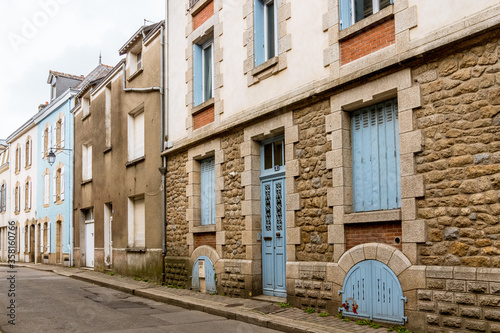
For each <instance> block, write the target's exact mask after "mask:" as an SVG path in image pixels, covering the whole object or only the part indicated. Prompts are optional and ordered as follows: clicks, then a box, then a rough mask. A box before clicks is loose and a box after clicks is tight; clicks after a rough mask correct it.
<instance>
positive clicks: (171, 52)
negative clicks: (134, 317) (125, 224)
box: [163, 0, 500, 332]
mask: <svg viewBox="0 0 500 333" xmlns="http://www.w3.org/2000/svg"><path fill="white" fill-rule="evenodd" d="M348 3H351V4H352V3H353V2H344V1H343V0H329V1H326V0H325V1H317V2H314V3H309V2H308V3H307V4H305V3H304V2H302V1H294V0H287V1H261V0H248V1H245V2H244V3H243V4H240V3H238V4H236V3H235V2H234V1H229V0H213V1H211V0H200V1H198V2H195V4H194V6H193V7H190V6H189V4H188V2H187V1H186V3H185V4H182V5H180V4H177V3H176V4H175V5H174V4H170V7H169V8H168V11H167V13H168V20H167V21H168V22H169V25H168V26H167V27H166V30H167V38H168V40H169V41H170V43H169V46H168V50H167V52H166V54H167V58H166V59H167V62H168V63H169V66H170V68H175V69H176V70H174V71H170V72H169V75H168V76H169V77H168V80H169V83H168V84H169V85H170V86H171V87H174V86H175V87H176V89H177V90H176V93H175V95H174V94H172V93H171V94H170V95H168V96H167V100H168V102H167V104H166V110H167V111H166V112H167V114H168V115H167V117H168V124H169V125H168V126H167V138H166V140H168V143H167V145H166V147H168V148H167V149H165V150H164V152H163V156H165V157H166V158H167V173H166V189H167V201H166V215H167V231H166V233H167V238H166V239H167V244H166V247H167V249H166V250H167V256H166V258H165V267H166V279H167V284H176V285H182V286H185V287H188V288H193V289H196V290H200V291H202V292H215V291H217V292H219V293H223V294H226V295H231V296H239V297H252V296H256V295H260V294H264V295H270V296H278V297H281V299H282V300H284V299H285V298H286V301H288V302H290V303H291V304H292V305H295V306H303V307H313V308H315V309H318V310H326V311H328V312H329V313H337V312H338V311H342V312H343V313H344V315H346V316H350V317H354V318H370V319H372V320H375V321H384V322H390V323H393V324H404V325H406V327H408V328H409V329H412V330H417V331H426V332H454V331H457V330H465V331H467V330H476V331H483V332H499V331H500V327H499V322H500V321H499V316H498V314H499V313H500V308H499V305H500V303H499V302H500V296H499V293H498V284H499V283H500V281H499V276H500V274H499V273H500V270H499V268H500V267H499V266H498V263H499V262H498V252H499V251H500V250H499V249H500V243H498V227H497V225H498V223H499V222H500V221H499V218H500V217H499V214H500V212H499V209H498V208H499V207H498V205H499V195H500V192H499V190H500V188H499V178H498V177H499V175H500V169H499V168H500V167H499V165H500V164H499V151H500V146H499V142H500V137H499V134H498V133H500V131H498V128H499V127H498V126H499V125H500V120H499V117H500V116H499V114H500V107H499V103H500V100H499V97H498V96H499V95H500V88H499V82H500V81H499V80H500V79H499V76H498V73H499V72H500V70H499V67H498V64H500V62H499V61H498V57H499V39H498V33H499V31H500V30H499V28H500V19H499V17H500V7H499V6H498V4H497V3H495V1H485V2H482V3H481V4H480V6H478V7H475V8H474V9H471V8H470V6H469V7H467V6H466V3H465V2H463V5H464V8H460V9H458V8H457V7H455V5H456V3H455V2H453V4H452V2H451V1H442V2H439V3H437V4H436V3H433V4H430V3H422V2H416V1H406V0H394V3H392V2H387V3H386V2H384V1H374V3H376V6H374V10H373V12H370V13H368V15H367V14H366V12H365V13H364V15H365V16H364V17H363V18H361V19H360V18H359V17H358V16H356V15H354V14H352V13H354V12H355V8H354V9H352V11H351V12H349V11H347V14H346V12H345V11H343V8H344V9H345V6H346V5H348ZM354 3H355V4H357V1H354ZM273 6H276V7H275V8H274V7H273ZM465 7H467V9H465ZM450 8H457V9H453V10H449V9H450ZM261 10H268V12H267V14H265V15H264V16H260V15H261V14H260V13H261V12H260V11H261ZM270 11H274V12H273V13H274V14H275V15H274V16H272V15H271V14H269V12H270ZM444 11H448V12H447V13H448V14H447V15H446V17H443V19H442V20H441V19H440V20H437V21H439V22H437V21H436V20H435V19H434V18H432V15H431V13H436V12H444ZM242 12H243V15H242V16H241V13H242ZM351 14H352V15H351ZM238 15H240V17H238ZM270 17H275V19H276V22H274V23H275V29H276V30H275V32H276V34H275V36H274V40H273V41H274V44H272V43H270V38H273V36H271V35H266V33H269V28H268V30H264V43H263V45H264V49H265V50H266V52H267V51H269V50H271V51H270V52H271V54H270V56H269V54H268V53H266V55H267V56H268V57H267V56H266V57H264V59H261V58H260V57H261V55H260V54H259V52H260V50H259V48H260V47H261V46H262V45H261V44H260V41H261V36H260V35H258V32H259V24H261V23H262V21H261V19H263V20H264V21H265V20H268V21H267V22H269V20H270ZM271 23H273V22H271ZM174 26H176V27H178V26H185V27H186V29H185V31H180V30H179V29H172V28H171V27H174ZM229 27H230V28H229ZM271 42H272V41H271ZM178 45H186V48H185V49H183V50H182V52H181V51H179V50H178V48H176V46H178ZM272 45H274V47H275V48H274V53H273V52H272V51H273V49H272ZM353 45H354V46H353ZM210 52H212V53H211V54H210ZM210 56H212V57H210ZM199 57H201V58H199ZM200 59H202V60H206V61H207V62H205V63H203V62H201V63H200V62H199V60H200ZM259 59H260V60H263V61H259ZM200 64H203V66H202V67H201V69H200V68H197V66H199V65H200ZM207 66H209V70H206V69H207ZM210 66H211V67H210ZM179 68H181V69H185V72H183V71H178V69H179ZM210 69H211V71H210ZM200 75H201V77H202V78H205V76H207V75H208V76H209V78H211V79H212V82H213V86H211V85H210V84H208V83H206V82H208V81H203V80H202V82H201V83H200V84H199V85H198V83H197V80H199V78H200ZM207 84H208V85H207ZM207 87H208V90H205V88H207ZM197 89H199V91H197ZM210 89H211V90H210ZM200 93H201V95H198V94H200ZM196 96H202V98H201V99H199V98H198V99H197V97H196ZM205 97H206V98H205ZM204 98H205V99H204ZM207 114H212V115H213V116H210V117H209V116H207ZM199 115H202V116H199ZM197 119H198V120H197ZM179 124H182V126H179ZM374 151H376V152H377V153H374ZM269 244H270V246H269ZM269 258H271V259H269ZM365 284H366V285H365ZM358 292H359V293H358ZM374 292H375V293H376V292H378V293H379V294H378V295H382V297H381V298H378V295H377V294H374ZM365 293H366V294H365ZM359 295H365V296H359ZM386 297H387V299H386ZM389 300H390V301H389Z"/></svg>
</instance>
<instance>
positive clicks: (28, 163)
mask: <svg viewBox="0 0 500 333" xmlns="http://www.w3.org/2000/svg"><path fill="white" fill-rule="evenodd" d="M32 146H33V142H32V140H31V137H28V139H27V140H26V152H25V153H26V161H25V164H26V165H25V167H26V168H28V167H29V166H31V163H32V161H31V156H32V149H33V147H32Z"/></svg>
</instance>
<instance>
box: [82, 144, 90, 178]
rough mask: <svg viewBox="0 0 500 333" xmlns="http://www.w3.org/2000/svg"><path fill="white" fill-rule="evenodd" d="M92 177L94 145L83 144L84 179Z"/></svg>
mask: <svg viewBox="0 0 500 333" xmlns="http://www.w3.org/2000/svg"><path fill="white" fill-rule="evenodd" d="M90 179H92V145H83V146H82V180H84V181H85V180H90Z"/></svg>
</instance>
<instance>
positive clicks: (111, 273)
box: [107, 271, 115, 276]
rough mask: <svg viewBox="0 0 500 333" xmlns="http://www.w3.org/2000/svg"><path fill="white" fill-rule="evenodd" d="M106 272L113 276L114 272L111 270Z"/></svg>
mask: <svg viewBox="0 0 500 333" xmlns="http://www.w3.org/2000/svg"><path fill="white" fill-rule="evenodd" d="M107 274H108V275H111V276H114V275H115V272H113V271H111V272H108V273H107Z"/></svg>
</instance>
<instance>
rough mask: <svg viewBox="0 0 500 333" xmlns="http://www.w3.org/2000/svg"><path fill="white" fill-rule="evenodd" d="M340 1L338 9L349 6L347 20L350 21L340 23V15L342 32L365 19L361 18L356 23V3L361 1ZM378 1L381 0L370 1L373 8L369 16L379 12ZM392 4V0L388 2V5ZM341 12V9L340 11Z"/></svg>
mask: <svg viewBox="0 0 500 333" xmlns="http://www.w3.org/2000/svg"><path fill="white" fill-rule="evenodd" d="M339 1H340V7H342V5H344V6H345V5H346V4H349V5H350V13H349V19H350V20H351V21H350V22H342V14H341V15H340V18H341V28H340V30H343V29H345V28H348V27H350V26H352V25H354V24H356V23H358V22H360V21H362V20H363V19H365V18H367V17H368V16H367V17H365V18H363V19H361V20H359V21H356V1H363V0H339ZM380 1H381V0H372V7H373V12H372V13H371V15H373V14H375V13H378V12H379V11H380ZM393 3H394V0H390V3H389V5H392V4H393ZM340 10H341V11H342V9H340ZM371 15H369V16H371Z"/></svg>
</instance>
